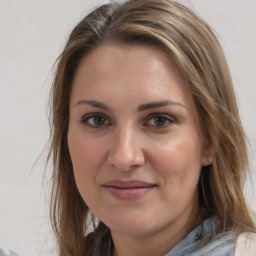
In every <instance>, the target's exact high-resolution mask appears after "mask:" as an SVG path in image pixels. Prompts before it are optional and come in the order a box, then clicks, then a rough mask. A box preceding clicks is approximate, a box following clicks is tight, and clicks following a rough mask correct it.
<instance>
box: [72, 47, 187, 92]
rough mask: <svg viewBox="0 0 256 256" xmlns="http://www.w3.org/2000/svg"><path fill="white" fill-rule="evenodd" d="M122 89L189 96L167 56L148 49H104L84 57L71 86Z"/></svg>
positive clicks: (153, 49)
mask: <svg viewBox="0 0 256 256" xmlns="http://www.w3.org/2000/svg"><path fill="white" fill-rule="evenodd" d="M114 84H116V85H117V86H116V87H115V90H118V89H124V88H122V86H123V87H125V89H126V90H134V91H135V92H136V91H137V92H138V91H140V90H143V91H144V92H146V90H145V89H150V90H151V91H152V92H155V93H156V94H157V92H159V90H163V89H164V90H170V89H171V88H173V89H174V88H175V87H176V89H177V87H179V88H178V89H179V90H176V92H178V91H180V92H182V93H183V94H189V92H188V90H187V89H186V86H185V85H184V83H183V80H182V78H181V76H180V74H179V72H178V70H177V69H176V67H175V66H174V65H173V64H172V63H171V61H170V60H169V59H168V58H167V56H166V55H165V54H164V53H163V52H161V51H159V50H157V49H155V48H151V47H145V46H116V45H104V46H100V47H97V48H96V49H94V50H93V51H92V52H91V53H90V54H88V55H86V56H85V57H84V58H83V59H82V61H81V63H80V65H79V66H78V69H77V71H76V74H75V77H74V81H73V86H74V87H80V89H82V88H83V89H84V90H85V89H86V90H88V92H89V91H91V90H93V89H96V88H98V89H107V88H110V87H111V88H112V89H114V88H113V87H114Z"/></svg>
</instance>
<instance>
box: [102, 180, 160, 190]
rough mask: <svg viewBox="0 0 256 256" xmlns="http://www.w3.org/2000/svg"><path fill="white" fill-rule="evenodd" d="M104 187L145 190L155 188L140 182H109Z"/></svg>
mask: <svg viewBox="0 0 256 256" xmlns="http://www.w3.org/2000/svg"><path fill="white" fill-rule="evenodd" d="M103 186H104V187H116V188H124V189H125V188H127V189H128V188H147V187H153V186H156V184H154V183H149V182H145V181H141V180H127V181H124V180H110V181H107V182H106V183H104V184H103Z"/></svg>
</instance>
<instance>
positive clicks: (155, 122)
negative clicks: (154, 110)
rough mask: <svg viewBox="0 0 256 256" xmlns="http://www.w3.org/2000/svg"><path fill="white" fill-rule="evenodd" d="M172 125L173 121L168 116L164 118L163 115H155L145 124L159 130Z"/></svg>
mask: <svg viewBox="0 0 256 256" xmlns="http://www.w3.org/2000/svg"><path fill="white" fill-rule="evenodd" d="M172 123H174V120H173V119H172V118H171V117H170V116H166V115H163V114H156V115H153V116H151V117H150V119H148V121H147V122H146V126H155V127H159V128H164V127H166V126H169V125H171V124H172Z"/></svg>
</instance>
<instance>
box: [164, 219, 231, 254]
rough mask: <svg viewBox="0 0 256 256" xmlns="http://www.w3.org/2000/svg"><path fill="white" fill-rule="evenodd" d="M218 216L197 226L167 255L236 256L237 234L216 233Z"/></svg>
mask: <svg viewBox="0 0 256 256" xmlns="http://www.w3.org/2000/svg"><path fill="white" fill-rule="evenodd" d="M216 223H217V218H215V217H210V218H208V219H206V220H204V221H203V222H202V223H201V224H200V225H198V226H197V227H195V228H194V229H193V230H192V231H191V232H190V233H189V234H188V235H187V236H186V237H185V238H184V239H183V240H182V241H181V242H180V243H178V244H177V245H176V246H175V247H174V248H173V249H172V250H171V251H169V252H168V253H167V254H166V256H205V255H211V256H234V255H235V249H236V236H235V235H234V234H233V233H232V232H229V233H224V234H216Z"/></svg>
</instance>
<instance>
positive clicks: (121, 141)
mask: <svg viewBox="0 0 256 256" xmlns="http://www.w3.org/2000/svg"><path fill="white" fill-rule="evenodd" d="M140 141H141V140H140V138H139V132H138V131H135V129H133V128H132V127H125V128H120V129H118V130H116V131H115V133H114V134H113V138H112V142H111V147H110V151H109V153H108V156H107V162H108V163H109V164H110V165H111V166H113V167H115V168H116V169H118V170H119V171H129V170H131V169H134V168H136V167H139V166H142V165H143V164H144V163H145V155H144V152H143V149H142V145H141V144H142V143H141V142H140Z"/></svg>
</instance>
